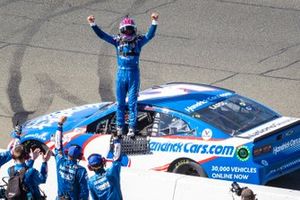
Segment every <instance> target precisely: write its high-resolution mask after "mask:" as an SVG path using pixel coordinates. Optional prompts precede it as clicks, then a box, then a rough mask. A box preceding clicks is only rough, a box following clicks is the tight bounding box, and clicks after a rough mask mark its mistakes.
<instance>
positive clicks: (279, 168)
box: [21, 82, 300, 184]
mask: <svg viewBox="0 0 300 200" xmlns="http://www.w3.org/2000/svg"><path fill="white" fill-rule="evenodd" d="M116 109H117V105H116V103H114V102H101V103H96V104H89V105H83V106H79V107H74V108H70V109H66V110H62V111H59V112H54V113H51V114H47V115H44V116H41V117H37V118H35V119H32V120H29V121H27V122H25V123H24V124H23V125H22V126H23V132H22V137H21V142H22V143H23V144H25V145H26V147H27V148H30V147H32V146H39V147H40V148H43V150H46V149H48V148H50V149H52V150H53V149H54V141H53V140H52V138H53V135H54V134H55V131H56V128H57V120H58V118H59V117H60V116H62V115H65V116H67V117H68V120H67V121H66V122H65V124H64V134H63V135H64V136H63V137H64V139H63V141H64V145H65V147H66V148H67V147H68V146H69V145H71V144H78V145H80V146H81V147H82V148H83V149H84V157H86V158H87V157H88V156H89V155H90V154H92V153H100V154H102V155H105V156H106V155H107V156H108V159H109V154H110V153H109V145H110V139H111V135H112V134H113V133H115V132H116ZM137 121H138V123H137V124H138V127H137V136H136V138H135V139H131V138H128V137H124V141H123V143H124V145H123V148H124V151H123V152H125V153H126V157H125V158H124V159H123V160H122V163H123V165H125V166H127V167H131V168H138V169H153V170H158V171H166V172H174V173H180V174H187V175H195V176H202V177H209V178H214V179H222V180H229V181H238V182H246V183H253V184H265V183H267V182H268V181H270V180H272V179H275V178H277V177H279V176H282V175H284V174H287V173H290V172H292V171H295V170H297V169H299V168H300V119H298V118H292V117H284V116H281V115H280V114H278V113H277V112H275V111H273V110H271V109H270V108H268V107H266V106H264V105H262V104H260V103H258V102H256V101H254V100H251V99H249V98H246V97H243V96H241V95H239V94H237V93H235V92H234V91H231V90H228V89H224V88H220V87H215V86H211V85H205V84H194V83H183V82H176V83H167V84H163V85H158V86H153V87H152V88H149V89H146V90H144V91H142V92H140V93H139V98H138V118H137Z"/></svg>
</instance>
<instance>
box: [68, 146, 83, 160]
mask: <svg viewBox="0 0 300 200" xmlns="http://www.w3.org/2000/svg"><path fill="white" fill-rule="evenodd" d="M68 156H70V157H72V158H73V159H79V160H81V159H82V148H81V147H80V146H79V145H76V144H73V145H71V146H70V147H69V148H68Z"/></svg>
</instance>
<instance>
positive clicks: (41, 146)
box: [23, 140, 49, 153]
mask: <svg viewBox="0 0 300 200" xmlns="http://www.w3.org/2000/svg"><path fill="white" fill-rule="evenodd" d="M23 145H24V147H25V150H26V151H27V152H30V149H33V150H34V149H36V148H39V149H41V151H42V152H43V153H45V152H46V151H47V150H48V149H49V148H48V146H47V145H45V144H43V143H42V142H39V141H36V140H28V141H26V142H24V143H23Z"/></svg>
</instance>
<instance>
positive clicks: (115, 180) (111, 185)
mask: <svg viewBox="0 0 300 200" xmlns="http://www.w3.org/2000/svg"><path fill="white" fill-rule="evenodd" d="M114 146H115V148H114V161H113V163H112V166H111V167H110V168H109V169H107V170H105V169H104V168H101V169H99V170H98V171H95V175H93V176H92V177H91V178H90V179H89V182H88V184H89V189H90V192H91V196H92V199H93V200H122V192H121V185H120V172H121V161H120V158H121V157H120V155H121V146H120V141H119V140H115V141H114Z"/></svg>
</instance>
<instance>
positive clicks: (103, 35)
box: [87, 15, 117, 46]
mask: <svg viewBox="0 0 300 200" xmlns="http://www.w3.org/2000/svg"><path fill="white" fill-rule="evenodd" d="M87 21H88V23H89V24H90V26H91V27H92V29H93V30H94V32H95V33H96V35H97V36H98V37H99V38H101V39H102V40H104V41H106V42H108V43H110V44H112V45H114V46H117V42H116V40H115V39H114V37H113V36H111V35H109V34H107V33H105V32H104V31H102V30H101V29H100V28H99V27H98V26H97V24H96V23H95V17H94V16H93V15H90V16H88V18H87Z"/></svg>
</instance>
